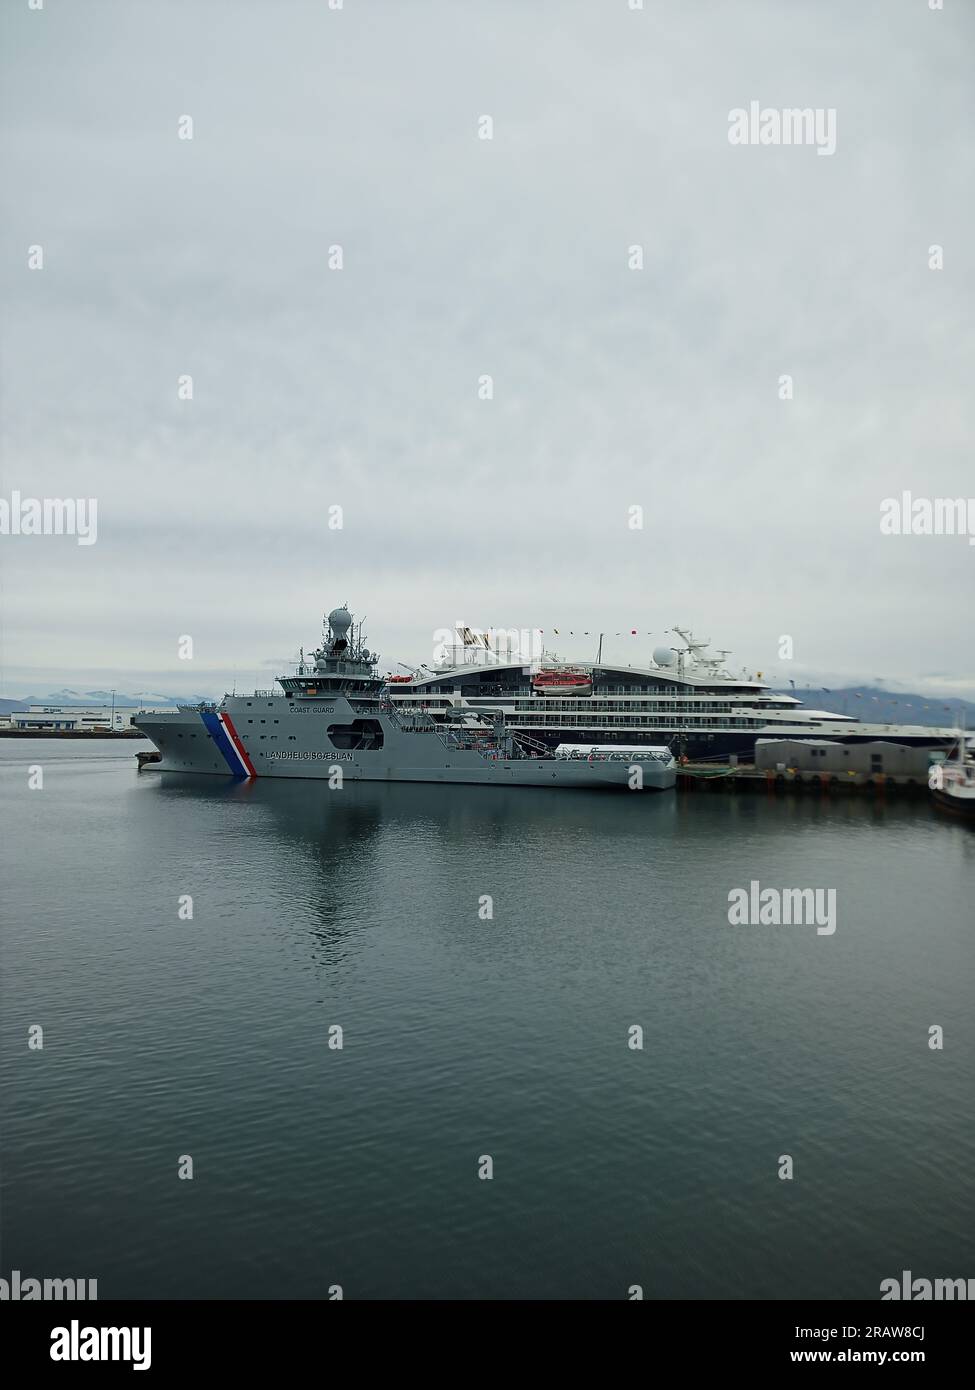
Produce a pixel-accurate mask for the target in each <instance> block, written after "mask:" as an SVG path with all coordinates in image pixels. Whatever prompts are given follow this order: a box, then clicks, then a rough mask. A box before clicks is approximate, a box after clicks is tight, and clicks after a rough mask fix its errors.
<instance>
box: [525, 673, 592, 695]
mask: <svg viewBox="0 0 975 1390" xmlns="http://www.w3.org/2000/svg"><path fill="white" fill-rule="evenodd" d="M532 688H533V690H534V691H535V693H536V694H537V695H591V694H592V676H591V675H590V674H589V672H588V671H579V670H573V669H572V668H571V667H562V668H553V669H549V670H542V671H539V672H537V673H536V675H534V676H533V677H532Z"/></svg>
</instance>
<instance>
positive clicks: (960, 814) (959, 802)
mask: <svg viewBox="0 0 975 1390" xmlns="http://www.w3.org/2000/svg"><path fill="white" fill-rule="evenodd" d="M931 800H932V801H933V802H934V804H935V806H936V807H937V808H938V810H939V811H942V812H943V813H944V814H945V815H948V816H955V817H957V818H958V819H960V820H964V821H968V822H969V824H971V825H975V795H972V793H971V792H969V793H968V794H967V795H966V793H965V792H964V791H960V792H950V791H948V790H946V789H945V788H939V787H934V788H932V790H931Z"/></svg>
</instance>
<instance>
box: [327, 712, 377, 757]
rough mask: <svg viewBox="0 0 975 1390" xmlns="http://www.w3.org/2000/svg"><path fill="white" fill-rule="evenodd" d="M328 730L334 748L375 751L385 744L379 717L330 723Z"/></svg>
mask: <svg viewBox="0 0 975 1390" xmlns="http://www.w3.org/2000/svg"><path fill="white" fill-rule="evenodd" d="M326 732H327V734H328V737H329V740H330V742H331V744H332V747H333V748H358V749H361V750H363V751H366V752H374V751H375V750H376V749H379V748H382V746H383V726H382V725H381V724H380V722H379V720H378V719H354V720H353V721H352V723H351V724H329V726H328V729H327V730H326Z"/></svg>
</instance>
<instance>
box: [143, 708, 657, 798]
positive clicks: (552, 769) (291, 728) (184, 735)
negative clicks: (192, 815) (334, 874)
mask: <svg viewBox="0 0 975 1390" xmlns="http://www.w3.org/2000/svg"><path fill="white" fill-rule="evenodd" d="M133 723H134V724H135V725H136V727H137V728H139V729H140V730H141V731H142V732H143V733H144V734H145V735H146V736H147V737H148V738H150V739H151V740H152V742H153V743H154V744H155V745H156V748H157V749H158V750H159V754H160V760H159V762H157V763H152V764H147V766H148V767H152V768H153V769H158V770H159V771H162V772H180V773H187V772H189V773H198V774H201V775H204V776H216V777H228V776H229V777H237V778H241V779H244V778H252V777H275V778H302V779H312V780H321V781H330V782H332V783H333V784H335V783H338V784H341V782H342V781H344V780H346V779H348V780H350V781H362V782H439V783H445V784H450V783H452V784H461V785H476V786H517V787H565V788H599V787H615V788H623V789H631V790H644V791H666V790H669V789H670V788H672V787H673V786H674V785H675V783H676V777H677V769H676V766H675V765H674V764H673V763H670V764H668V763H664V762H660V761H657V760H654V759H647V760H645V761H643V760H641V761H640V762H639V763H637V764H635V766H637V767H639V777H638V778H636V777H634V775H633V772H632V768H631V764H630V762H629V761H628V760H626V759H622V758H621V759H619V760H615V759H612V760H611V759H605V758H594V759H592V760H591V761H590V760H586V759H568V758H531V757H526V758H505V757H503V756H501V755H493V756H491V755H487V754H485V753H482V752H479V751H478V750H477V749H476V748H474V747H467V748H456V747H446V746H445V745H444V743H443V741H442V740H441V738H440V737H439V736H438V734H437V733H436V732H433V731H428V732H413V731H406V730H404V729H402V728H400V727H398V721H395V720H390V719H389V718H387V717H386V716H385V715H383V714H382V713H379V712H378V711H376V710H370V709H368V708H365V707H363V706H362V705H356V706H355V707H353V706H351V705H349V703H348V702H347V701H346V700H344V699H343V698H341V697H339V698H336V699H334V700H328V701H319V700H310V701H309V700H302V701H298V700H292V699H288V698H287V697H285V696H275V695H271V696H266V697H257V696H255V697H254V698H253V699H247V698H246V697H233V698H228V699H226V700H225V701H224V703H223V704H222V705H221V706H220V707H219V709H208V710H197V709H194V710H180V711H179V712H178V713H175V714H145V715H141V716H139V717H138V718H136V719H135V720H133ZM362 725H365V726H367V733H366V734H365V737H366V738H367V739H369V738H372V739H373V741H375V742H377V743H380V744H381V746H379V747H341V746H337V744H336V740H338V741H339V742H341V740H342V739H343V738H346V739H350V740H352V741H354V740H355V739H357V738H359V737H360V736H361V735H360V732H359V731H358V729H359V726H362ZM372 727H375V733H370V732H368V729H369V728H372ZM350 731H355V732H350ZM634 783H635V784H636V785H634Z"/></svg>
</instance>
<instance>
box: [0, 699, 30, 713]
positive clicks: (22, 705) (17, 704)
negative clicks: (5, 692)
mask: <svg viewBox="0 0 975 1390" xmlns="http://www.w3.org/2000/svg"><path fill="white" fill-rule="evenodd" d="M28 703H29V701H27V700H0V714H9V713H10V711H11V710H12V709H26V708H27V705H28Z"/></svg>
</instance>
